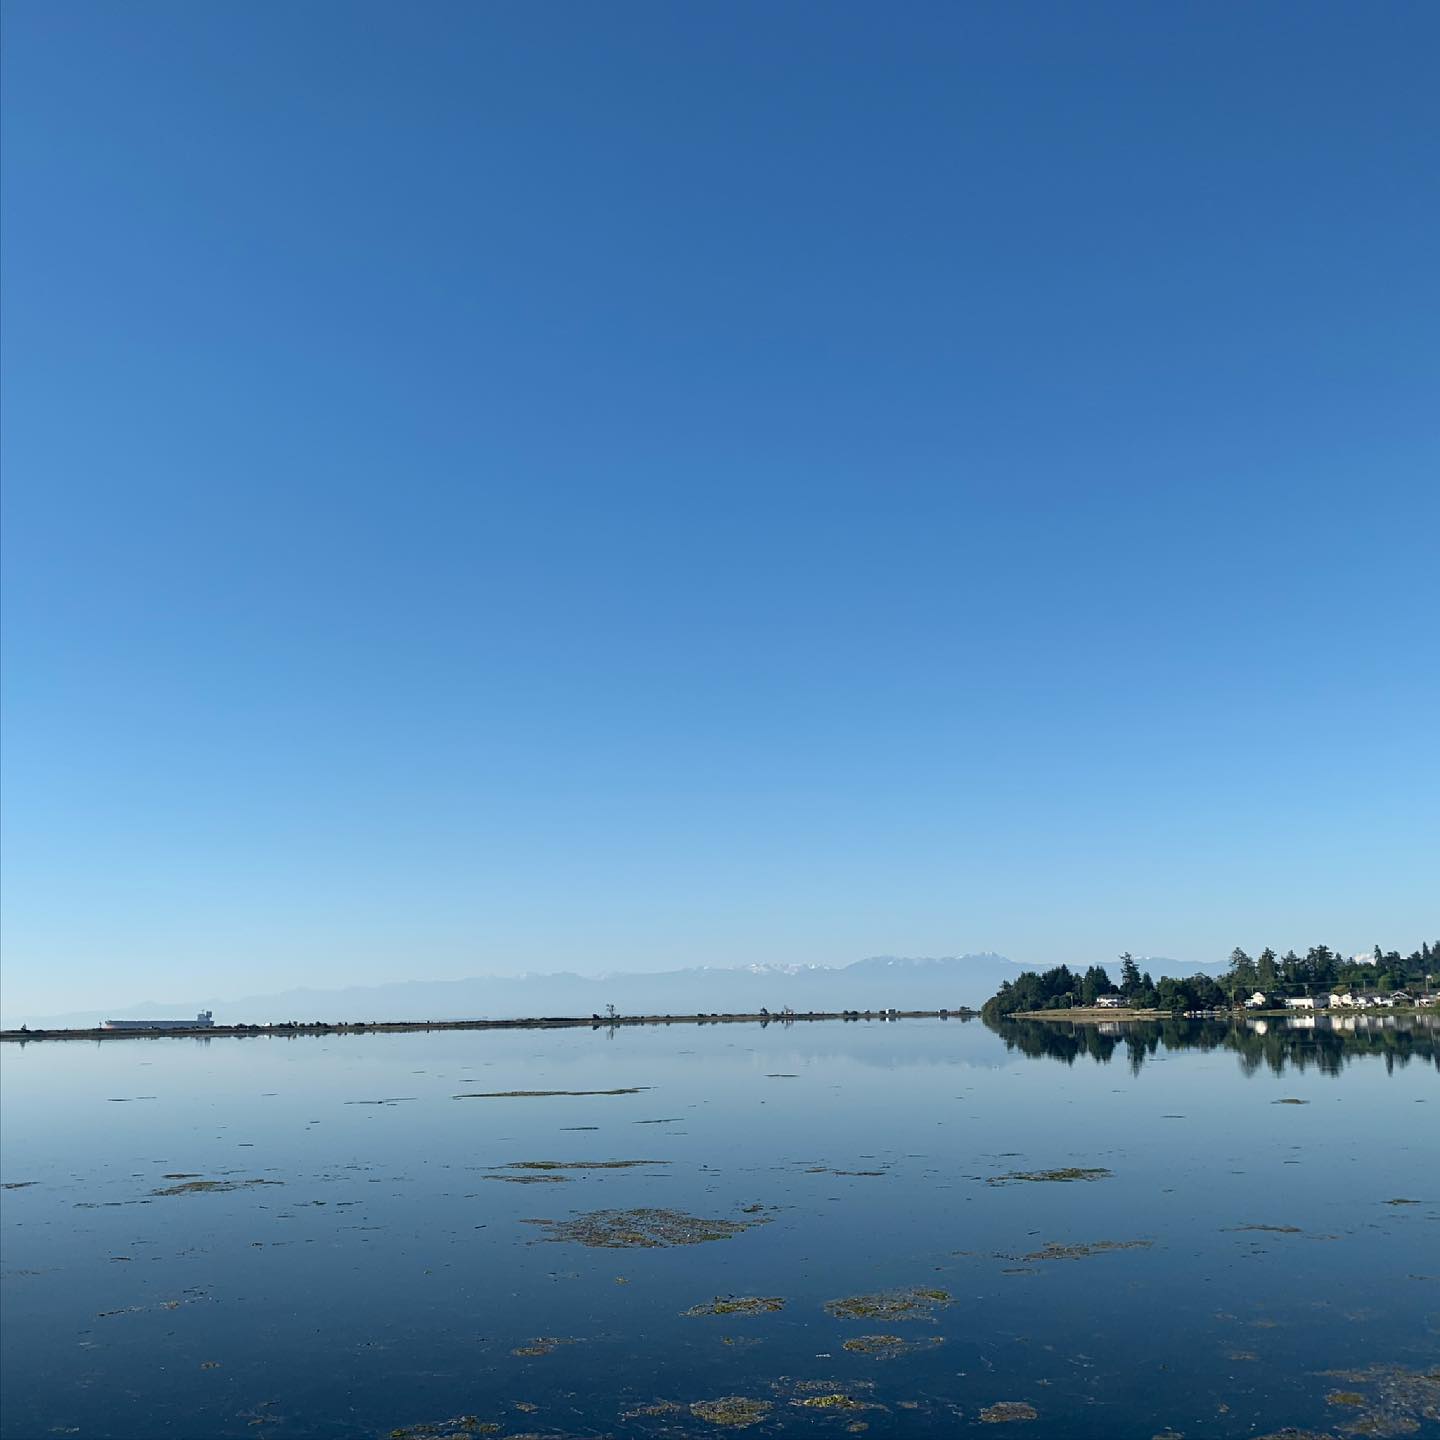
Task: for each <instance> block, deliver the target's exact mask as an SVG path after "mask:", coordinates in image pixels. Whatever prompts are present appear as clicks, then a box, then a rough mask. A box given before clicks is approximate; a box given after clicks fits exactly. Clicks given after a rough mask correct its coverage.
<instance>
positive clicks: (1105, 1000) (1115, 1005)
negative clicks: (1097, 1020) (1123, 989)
mask: <svg viewBox="0 0 1440 1440" xmlns="http://www.w3.org/2000/svg"><path fill="white" fill-rule="evenodd" d="M1124 1003H1125V997H1124V996H1123V995H1097V996H1096V997H1095V1008H1096V1009H1097V1010H1118V1009H1119V1008H1120V1007H1121V1006H1122V1005H1123V1004H1124Z"/></svg>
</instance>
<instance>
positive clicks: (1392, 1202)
mask: <svg viewBox="0 0 1440 1440" xmlns="http://www.w3.org/2000/svg"><path fill="white" fill-rule="evenodd" d="M34 1183H35V1182H34V1181H33V1180H32V1181H30V1184H32V1185H33V1184H34ZM5 1188H6V1189H7V1190H8V1189H10V1188H11V1187H10V1186H8V1185H7V1186H6V1187H5ZM1385 1203H1386V1204H1387V1205H1418V1204H1420V1201H1418V1200H1406V1199H1404V1198H1403V1197H1402V1196H1397V1197H1396V1198H1395V1199H1394V1200H1387V1201H1386V1202H1385Z"/></svg>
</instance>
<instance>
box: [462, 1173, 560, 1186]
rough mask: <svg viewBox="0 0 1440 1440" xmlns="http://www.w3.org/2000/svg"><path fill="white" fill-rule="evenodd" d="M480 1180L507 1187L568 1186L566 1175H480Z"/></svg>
mask: <svg viewBox="0 0 1440 1440" xmlns="http://www.w3.org/2000/svg"><path fill="white" fill-rule="evenodd" d="M480 1178H481V1179H482V1180H503V1181H505V1183H506V1184H507V1185H568V1184H569V1183H570V1177H569V1176H568V1175H482V1176H481V1177H480Z"/></svg>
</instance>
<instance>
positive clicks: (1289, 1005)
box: [1285, 995, 1315, 1010]
mask: <svg viewBox="0 0 1440 1440" xmlns="http://www.w3.org/2000/svg"><path fill="white" fill-rule="evenodd" d="M1285 1008H1286V1009H1287V1010H1313V1009H1314V1008H1315V997H1314V996H1313V995H1287V996H1286V997H1285Z"/></svg>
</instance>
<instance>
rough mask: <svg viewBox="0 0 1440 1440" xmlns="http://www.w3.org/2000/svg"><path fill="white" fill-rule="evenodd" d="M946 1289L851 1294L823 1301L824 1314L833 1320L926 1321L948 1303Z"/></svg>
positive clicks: (948, 1295) (948, 1294)
mask: <svg viewBox="0 0 1440 1440" xmlns="http://www.w3.org/2000/svg"><path fill="white" fill-rule="evenodd" d="M951 1299H952V1296H951V1294H950V1292H949V1291H948V1290H926V1289H922V1288H919V1287H916V1288H913V1289H909V1290H882V1291H880V1292H879V1293H878V1294H875V1295H851V1296H849V1297H848V1298H846V1299H844V1300H827V1301H826V1302H825V1313H826V1314H827V1315H833V1316H834V1317H835V1318H836V1319H837V1320H929V1319H932V1318H933V1316H934V1312H935V1310H936V1308H937V1307H938V1306H941V1305H948V1304H950V1302H951Z"/></svg>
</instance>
